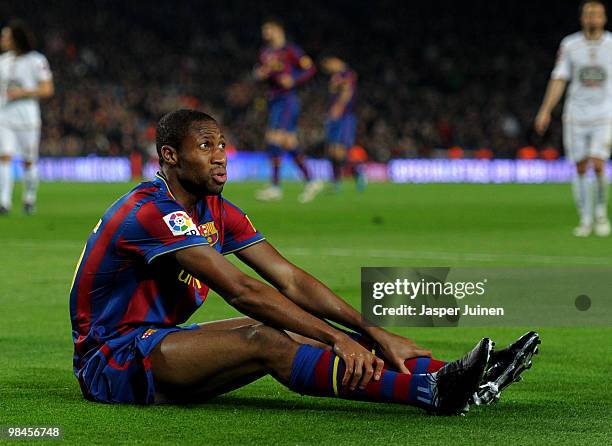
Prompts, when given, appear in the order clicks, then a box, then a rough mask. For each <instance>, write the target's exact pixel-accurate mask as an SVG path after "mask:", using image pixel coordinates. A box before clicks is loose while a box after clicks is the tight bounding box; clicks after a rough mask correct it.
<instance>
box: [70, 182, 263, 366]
mask: <svg viewBox="0 0 612 446" xmlns="http://www.w3.org/2000/svg"><path fill="white" fill-rule="evenodd" d="M262 240H264V237H263V236H262V235H261V234H260V233H259V232H258V231H257V230H256V229H255V228H254V227H253V225H252V224H251V222H250V220H249V218H248V217H247V216H246V214H245V213H244V212H242V211H241V210H240V209H239V208H237V207H236V206H234V205H233V204H232V203H230V202H229V201H227V200H226V199H224V198H223V197H222V196H221V195H212V196H206V197H204V198H202V199H201V200H200V201H198V203H197V205H196V207H195V209H193V210H192V211H191V212H188V211H187V210H186V209H184V208H183V207H182V206H181V205H180V204H179V203H178V202H177V201H176V200H175V198H174V196H173V195H172V192H171V191H170V190H169V188H168V185H167V183H166V181H165V180H164V179H163V178H162V177H161V176H159V175H158V176H156V178H155V179H154V180H153V181H149V182H144V183H141V184H140V185H138V186H136V187H135V188H134V189H133V190H131V191H130V192H129V193H127V194H126V195H124V196H123V197H121V198H120V199H119V200H117V201H116V202H115V203H114V204H113V205H112V206H111V207H110V208H109V209H108V210H107V211H106V212H105V213H104V215H103V216H102V218H101V219H100V221H99V222H98V224H97V225H96V226H95V228H94V229H93V232H92V233H91V235H90V236H89V239H88V240H87V243H86V245H85V248H84V249H83V253H82V254H81V259H80V260H79V263H78V265H77V268H76V271H75V274H74V278H73V282H72V287H71V290H70V319H71V321H72V337H73V342H74V347H75V356H74V362H75V364H74V365H75V368H79V364H80V362H81V361H82V360H84V359H87V358H88V357H89V356H90V355H91V354H94V353H95V352H96V351H97V350H98V349H99V348H101V347H102V346H104V344H105V343H106V342H107V341H109V340H111V339H115V338H118V337H121V336H124V335H126V334H128V333H129V332H130V331H132V330H134V329H136V328H139V327H144V326H158V327H171V326H175V325H177V324H181V323H184V322H186V321H187V319H189V317H190V316H191V315H192V314H193V313H194V312H195V311H196V309H197V308H198V307H199V306H200V305H202V303H203V302H204V300H205V299H206V295H207V294H208V286H207V285H206V284H205V283H203V282H201V281H200V280H198V279H197V278H195V277H193V276H192V275H191V274H189V273H188V272H186V271H185V270H183V269H182V268H181V267H180V265H179V264H178V263H177V262H176V261H175V260H174V258H173V257H172V256H164V254H167V253H170V252H173V251H177V250H180V249H184V248H187V247H190V246H196V245H206V246H210V247H212V248H214V249H216V250H217V251H219V252H220V253H221V254H229V253H232V252H236V251H239V250H241V249H244V248H246V247H248V246H251V245H253V244H255V243H258V242H260V241H262Z"/></svg>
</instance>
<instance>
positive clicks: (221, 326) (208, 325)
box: [198, 316, 331, 350]
mask: <svg viewBox="0 0 612 446" xmlns="http://www.w3.org/2000/svg"><path fill="white" fill-rule="evenodd" d="M258 324H261V322H259V321H256V320H255V319H253V318H250V317H248V316H242V317H234V318H231V319H223V320H220V321H212V322H203V323H201V324H198V325H199V326H200V330H211V331H219V330H232V329H235V328H241V327H246V326H249V325H258ZM285 333H286V334H287V335H288V336H289V337H290V338H291V339H293V340H294V341H295V342H297V343H298V344H309V345H312V346H314V347H319V348H322V349H324V350H331V347H330V346H329V345H327V344H324V343H322V342H319V341H317V340H315V339H311V338H308V337H306V336H302V335H300V334H297V333H293V332H290V331H286V330H285Z"/></svg>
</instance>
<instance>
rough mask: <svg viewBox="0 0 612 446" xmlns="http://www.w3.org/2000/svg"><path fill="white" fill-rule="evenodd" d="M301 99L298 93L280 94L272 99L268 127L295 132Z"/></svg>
mask: <svg viewBox="0 0 612 446" xmlns="http://www.w3.org/2000/svg"><path fill="white" fill-rule="evenodd" d="M299 114H300V99H299V98H298V96H297V94H295V93H292V94H284V95H279V96H277V97H276V98H274V99H271V100H270V103H269V116H268V129H269V130H284V131H285V132H289V133H293V132H295V131H296V129H297V122H298V115H299Z"/></svg>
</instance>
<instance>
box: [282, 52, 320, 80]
mask: <svg viewBox="0 0 612 446" xmlns="http://www.w3.org/2000/svg"><path fill="white" fill-rule="evenodd" d="M288 51H289V59H290V60H291V63H292V65H293V66H295V67H296V68H297V70H298V71H297V73H296V74H295V76H294V78H293V80H294V82H295V85H301V84H303V83H304V82H306V81H307V80H309V79H310V78H311V77H313V76H314V75H315V73H316V71H317V69H316V67H315V65H314V63H313V62H312V59H311V58H310V57H309V56H308V55H307V54H306V53H304V51H303V50H302V49H301V48H300V47H299V46H297V45H291V46H290V47H289V50H288Z"/></svg>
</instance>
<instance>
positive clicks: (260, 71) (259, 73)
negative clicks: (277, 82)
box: [253, 65, 270, 80]
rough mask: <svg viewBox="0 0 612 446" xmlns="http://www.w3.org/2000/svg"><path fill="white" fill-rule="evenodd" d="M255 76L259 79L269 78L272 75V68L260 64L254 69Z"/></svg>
mask: <svg viewBox="0 0 612 446" xmlns="http://www.w3.org/2000/svg"><path fill="white" fill-rule="evenodd" d="M253 73H254V74H255V78H256V79H259V80H264V79H267V78H268V77H269V76H270V69H269V68H268V67H267V66H264V65H258V66H256V67H255V69H254V70H253Z"/></svg>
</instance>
